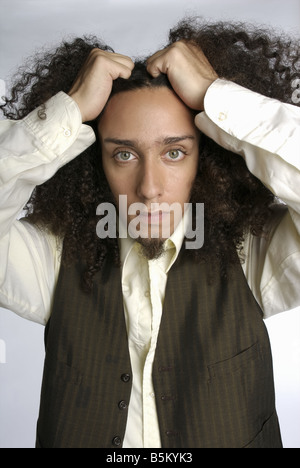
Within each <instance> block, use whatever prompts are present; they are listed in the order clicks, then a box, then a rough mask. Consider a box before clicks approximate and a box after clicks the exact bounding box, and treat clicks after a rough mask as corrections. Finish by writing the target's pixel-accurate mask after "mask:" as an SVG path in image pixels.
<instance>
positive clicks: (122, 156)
mask: <svg viewBox="0 0 300 468" xmlns="http://www.w3.org/2000/svg"><path fill="white" fill-rule="evenodd" d="M115 157H116V159H118V160H119V161H129V159H130V158H131V153H130V152H129V151H120V152H119V153H118V154H116V156H115Z"/></svg>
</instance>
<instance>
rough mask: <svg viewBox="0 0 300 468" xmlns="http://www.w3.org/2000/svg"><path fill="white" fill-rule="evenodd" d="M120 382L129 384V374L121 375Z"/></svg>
mask: <svg viewBox="0 0 300 468" xmlns="http://www.w3.org/2000/svg"><path fill="white" fill-rule="evenodd" d="M121 380H122V382H125V383H127V382H129V380H130V374H122V375H121Z"/></svg>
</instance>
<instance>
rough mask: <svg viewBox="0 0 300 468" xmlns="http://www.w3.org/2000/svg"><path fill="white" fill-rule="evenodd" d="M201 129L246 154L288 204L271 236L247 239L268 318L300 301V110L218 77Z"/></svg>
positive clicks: (249, 267)
mask: <svg viewBox="0 0 300 468" xmlns="http://www.w3.org/2000/svg"><path fill="white" fill-rule="evenodd" d="M204 106H205V112H203V113H201V114H198V116H197V117H196V124H197V126H198V127H199V128H200V130H201V131H203V132H204V133H206V134H207V135H208V136H209V137H211V138H212V139H213V140H215V141H216V142H217V143H218V144H220V145H221V146H223V147H225V148H226V149H228V150H230V151H233V152H235V153H237V154H240V155H242V156H243V157H244V159H245V161H246V164H247V166H248V169H249V170H250V171H251V172H252V173H253V174H254V175H255V176H256V177H258V178H259V179H260V180H261V181H262V182H263V183H264V184H265V185H266V186H267V187H268V188H269V189H270V190H271V191H272V192H273V193H274V194H275V195H276V196H277V197H279V198H280V199H281V200H282V201H284V203H285V204H286V206H281V207H279V208H278V210H276V212H274V218H273V220H272V224H271V225H270V226H266V230H267V232H268V237H267V238H264V239H262V238H258V237H253V236H248V237H247V238H246V240H245V246H244V247H245V252H246V255H247V256H246V261H245V263H244V264H243V268H244V272H245V275H246V278H247V280H248V283H249V286H250V288H251V289H252V291H253V293H254V295H255V297H256V299H257V300H258V302H259V303H260V305H261V306H262V308H263V310H264V314H265V317H268V316H270V315H274V314H276V313H278V312H281V311H284V310H288V309H292V308H294V307H297V306H299V305H300V290H299V272H300V192H299V186H300V185H299V184H300V108H299V107H296V106H292V105H289V104H283V103H280V102H278V101H276V100H274V99H269V98H266V97H264V96H260V95H259V94H257V93H253V92H250V91H249V90H247V89H244V88H242V87H241V86H238V85H236V84H233V83H230V82H227V81H224V80H217V81H215V82H214V83H213V84H212V85H211V86H210V88H209V89H208V91H207V93H206V96H205V101H204Z"/></svg>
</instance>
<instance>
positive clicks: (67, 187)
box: [0, 18, 300, 291]
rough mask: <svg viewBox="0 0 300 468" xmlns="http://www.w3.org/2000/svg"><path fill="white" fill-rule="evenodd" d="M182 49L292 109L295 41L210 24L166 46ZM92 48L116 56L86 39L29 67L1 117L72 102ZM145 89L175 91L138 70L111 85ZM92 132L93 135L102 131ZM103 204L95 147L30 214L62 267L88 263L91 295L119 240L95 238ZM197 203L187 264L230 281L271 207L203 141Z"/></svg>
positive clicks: (36, 197)
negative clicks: (52, 240) (58, 241)
mask: <svg viewBox="0 0 300 468" xmlns="http://www.w3.org/2000/svg"><path fill="white" fill-rule="evenodd" d="M182 39H185V40H189V41H194V42H195V43H196V44H198V45H199V46H200V47H201V48H202V50H203V52H204V54H205V55H206V56H207V58H208V60H209V62H210V63H211V65H212V66H213V68H214V69H215V71H216V72H217V74H218V75H219V77H221V78H224V79H227V80H231V81H233V82H235V83H237V84H240V85H241V86H244V87H246V88H248V89H250V90H253V91H256V92H258V93H260V94H263V95H265V96H268V97H272V98H275V99H277V100H279V101H282V102H286V103H292V101H291V99H292V92H293V89H292V87H291V83H292V81H293V79H294V78H295V77H299V57H300V54H299V47H297V45H296V43H293V41H291V40H290V39H289V38H286V37H277V36H276V35H273V33H270V32H266V31H265V29H264V30H259V29H258V28H254V27H251V26H249V25H246V24H243V23H234V24H232V23H230V24H229V23H225V22H217V23H205V22H203V21H202V20H198V19H191V18H189V19H186V20H184V21H181V22H180V23H179V24H178V25H177V26H176V27H175V28H174V29H172V30H171V31H170V33H169V40H168V42H167V44H166V45H171V44H172V43H174V42H176V41H178V40H182ZM95 47H97V48H100V49H103V50H111V51H112V49H111V48H110V47H108V46H107V45H105V44H104V43H103V42H102V41H100V40H98V39H97V38H96V37H94V36H85V37H83V38H76V39H74V40H72V41H70V42H64V43H62V44H61V45H60V46H59V47H58V48H57V49H56V50H54V51H50V52H47V53H44V54H42V55H38V56H36V57H35V58H34V61H33V65H30V68H28V65H27V66H26V67H25V68H22V69H20V72H19V74H18V75H17V77H16V81H15V84H14V85H13V87H12V90H11V96H10V97H9V98H5V102H4V104H3V105H2V106H0V108H1V109H2V111H3V113H4V115H5V116H6V117H7V118H10V119H14V120H17V119H22V118H23V117H25V116H26V115H27V114H28V113H30V112H31V111H32V110H34V109H36V108H37V107H38V106H41V105H43V104H45V102H46V101H47V100H48V99H49V98H50V97H51V96H53V95H55V94H56V93H57V92H59V91H64V92H66V93H68V91H69V90H70V88H71V86H72V84H73V82H74V80H75V79H76V76H77V74H78V72H79V70H80V68H81V67H82V66H83V64H84V62H85V60H86V58H87V56H88V54H89V52H90V51H91V50H92V49H93V48H95ZM183 73H184V71H183ZM149 86H169V87H170V83H169V82H168V80H167V78H166V77H165V76H160V77H158V78H155V79H154V78H152V77H151V76H150V75H149V74H148V73H147V71H146V65H145V62H143V61H137V63H136V67H135V69H134V70H133V73H132V76H131V78H130V79H129V80H122V79H118V80H116V81H115V82H114V85H113V91H112V94H116V93H118V92H126V91H128V90H132V89H137V88H143V87H149ZM191 112H192V110H191ZM41 118H42V114H41ZM245 118H246V113H245ZM88 125H90V126H92V128H93V129H94V130H95V132H96V121H94V122H89V123H88ZM107 201H112V198H111V192H110V189H109V186H108V183H107V181H106V178H105V175H104V172H103V169H102V164H101V148H100V147H99V143H98V141H96V143H95V144H93V145H92V146H90V147H89V148H88V149H87V150H86V151H84V152H83V153H82V154H80V155H79V156H78V157H77V158H75V159H74V160H73V161H72V162H70V163H69V164H67V165H66V166H64V167H63V168H62V169H60V170H59V171H58V172H57V173H56V174H55V175H54V177H52V178H51V179H50V180H49V181H47V182H46V183H44V184H42V185H40V186H37V187H36V189H35V190H34V192H33V194H32V196H31V198H30V200H29V202H28V204H27V206H26V209H27V217H28V220H29V221H31V222H32V223H36V224H38V225H40V226H42V227H45V228H47V229H49V230H50V231H51V232H52V233H53V234H54V235H56V236H60V237H61V238H63V240H64V256H63V261H64V262H66V264H71V263H72V262H74V261H76V260H78V258H79V257H80V258H81V259H83V260H84V264H85V267H84V270H83V272H82V285H83V287H84V289H85V290H87V291H88V290H91V288H92V284H93V278H94V275H95V273H96V272H97V271H99V270H100V269H101V267H102V265H103V262H104V260H105V259H108V260H109V261H111V262H115V264H119V249H118V240H117V239H109V238H107V239H99V238H98V237H97V235H96V224H97V222H98V221H99V217H97V216H96V208H97V206H98V205H99V204H100V203H102V202H107ZM191 201H192V202H193V203H197V202H199V203H200V202H201V203H204V204H205V243H204V246H203V247H202V248H201V249H199V250H190V251H189V254H190V255H192V256H193V257H194V258H195V259H196V260H199V259H202V260H205V261H208V259H209V262H208V263H209V265H210V266H211V265H217V264H219V265H221V268H222V269H223V271H225V270H226V266H227V265H230V264H232V263H236V262H238V261H239V258H238V256H237V250H241V248H242V243H243V239H244V237H245V235H246V234H247V233H248V232H251V233H252V234H253V235H256V236H264V235H265V233H264V226H265V224H266V221H267V220H268V218H269V217H270V216H271V211H272V210H271V207H272V204H273V203H274V201H275V199H274V196H273V194H272V193H271V192H270V191H269V190H268V189H267V188H266V187H265V186H264V185H263V184H262V183H261V182H260V181H259V180H258V179H256V177H254V176H253V175H252V174H251V173H250V172H249V170H248V169H247V167H246V164H245V162H244V160H243V158H241V157H239V156H237V155H235V154H233V153H231V152H229V151H227V150H225V149H223V148H221V147H220V146H218V145H217V144H216V143H214V142H213V141H212V140H211V139H210V138H208V137H206V136H205V135H203V136H202V138H201V142H200V148H199V167H198V173H197V176H196V180H195V184H194V188H193V192H192V198H191Z"/></svg>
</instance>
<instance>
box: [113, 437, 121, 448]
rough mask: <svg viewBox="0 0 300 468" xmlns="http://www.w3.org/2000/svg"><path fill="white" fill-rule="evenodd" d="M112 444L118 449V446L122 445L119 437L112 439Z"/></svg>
mask: <svg viewBox="0 0 300 468" xmlns="http://www.w3.org/2000/svg"><path fill="white" fill-rule="evenodd" d="M112 443H113V445H114V446H115V447H120V445H121V443H122V439H121V437H119V436H116V437H114V438H113V440H112Z"/></svg>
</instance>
